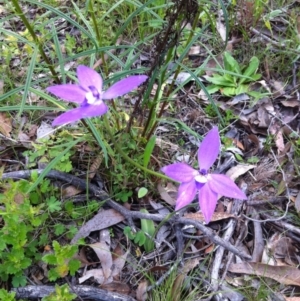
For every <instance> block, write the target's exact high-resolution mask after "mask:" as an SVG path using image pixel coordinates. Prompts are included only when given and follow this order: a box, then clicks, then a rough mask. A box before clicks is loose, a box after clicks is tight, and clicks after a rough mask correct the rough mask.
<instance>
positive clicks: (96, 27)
mask: <svg viewBox="0 0 300 301" xmlns="http://www.w3.org/2000/svg"><path fill="white" fill-rule="evenodd" d="M94 6H95V5H94V1H93V0H91V1H89V7H90V13H91V18H92V22H93V24H94V28H95V32H96V37H97V41H98V45H99V46H102V43H101V40H102V39H101V34H100V32H99V29H98V26H97V21H96V16H95V12H94ZM100 56H101V59H102V63H103V69H104V74H105V76H108V66H107V63H106V60H105V56H104V52H103V51H101V53H100ZM111 104H112V107H113V108H114V110H115V111H117V107H116V104H115V102H114V100H113V99H112V100H111ZM115 119H116V125H117V128H118V130H120V128H121V127H120V122H119V119H118V117H117V115H116V116H115Z"/></svg>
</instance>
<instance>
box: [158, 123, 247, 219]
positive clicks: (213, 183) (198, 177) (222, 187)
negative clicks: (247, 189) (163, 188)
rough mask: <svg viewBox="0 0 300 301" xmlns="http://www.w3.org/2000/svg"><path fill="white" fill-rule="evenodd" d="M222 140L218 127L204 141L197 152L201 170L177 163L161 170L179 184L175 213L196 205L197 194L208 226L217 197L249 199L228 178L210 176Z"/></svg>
mask: <svg viewBox="0 0 300 301" xmlns="http://www.w3.org/2000/svg"><path fill="white" fill-rule="evenodd" d="M220 145H221V142H220V136H219V132H218V128H217V127H213V128H212V130H210V131H209V132H208V134H207V135H206V137H205V138H204V139H203V141H202V143H201V145H200V147H199V150H198V163H199V170H195V169H194V168H192V167H190V166H189V165H187V164H185V163H175V164H171V165H168V166H165V167H163V168H162V171H163V172H164V173H165V174H166V175H167V176H168V177H170V178H172V179H173V180H175V181H177V182H180V183H181V184H180V186H179V189H178V197H177V201H176V208H175V209H176V210H179V209H180V208H182V207H184V206H186V205H188V204H189V203H191V202H192V201H193V199H194V198H195V196H196V193H197V191H198V198H199V205H200V208H201V210H202V213H203V215H204V218H205V222H206V223H207V224H208V223H209V221H210V220H211V217H212V215H213V213H214V211H215V208H216V205H217V200H218V195H222V196H227V197H230V198H235V199H240V200H245V199H247V197H246V195H245V194H244V193H243V192H242V191H241V190H240V189H239V188H238V186H237V185H236V184H235V183H234V182H233V181H232V180H231V179H230V178H228V177H227V176H225V175H221V174H209V173H208V171H209V169H210V168H211V166H212V165H213V163H214V161H215V160H216V159H217V157H218V154H219V151H220Z"/></svg>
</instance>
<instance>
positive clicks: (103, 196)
mask: <svg viewBox="0 0 300 301" xmlns="http://www.w3.org/2000/svg"><path fill="white" fill-rule="evenodd" d="M32 172H36V173H38V174H39V175H40V174H42V173H43V172H44V169H36V170H24V171H14V172H9V173H4V174H3V175H2V179H28V178H30V176H31V173H32ZM45 177H47V178H52V179H59V180H62V181H65V182H67V183H70V184H72V185H73V186H75V187H78V188H80V189H83V190H88V191H89V192H90V193H92V194H93V195H94V197H95V198H97V199H99V200H101V201H105V202H106V204H107V205H108V206H110V207H112V208H113V209H115V210H117V211H118V212H119V213H120V214H122V215H123V216H124V217H125V218H126V219H127V221H128V223H129V225H130V226H131V227H133V228H134V224H133V220H136V219H148V220H153V221H156V222H162V221H163V220H166V215H162V214H149V213H142V212H139V211H130V210H128V209H126V208H125V207H123V206H122V205H120V204H118V203H116V202H115V201H113V200H112V199H111V198H110V197H109V195H108V194H107V193H106V192H105V191H103V190H101V189H99V187H97V186H95V185H93V184H90V183H89V184H88V185H87V184H86V181H85V180H82V179H80V178H77V177H76V176H73V175H70V174H67V173H63V172H60V171H57V170H51V171H50V172H48V174H45ZM166 222H168V223H169V224H171V225H174V224H178V223H179V224H183V225H193V226H194V227H195V228H197V229H199V230H200V231H201V232H202V233H203V234H205V235H206V236H207V237H208V238H209V239H210V240H211V241H213V242H214V243H215V244H216V245H220V246H222V247H224V248H225V249H226V250H228V251H230V252H232V253H234V254H235V255H236V256H238V257H241V258H242V259H244V260H251V256H249V255H248V254H245V253H244V252H243V251H241V250H239V249H238V248H236V247H235V246H234V245H232V244H231V243H229V242H228V241H225V240H224V239H222V238H221V237H219V236H218V235H217V234H216V233H215V232H214V231H213V230H212V229H210V228H208V227H206V226H204V225H203V224H202V223H201V222H198V221H195V220H192V219H188V218H184V217H180V216H179V215H178V214H177V213H176V214H172V215H171V217H170V218H169V219H167V220H166Z"/></svg>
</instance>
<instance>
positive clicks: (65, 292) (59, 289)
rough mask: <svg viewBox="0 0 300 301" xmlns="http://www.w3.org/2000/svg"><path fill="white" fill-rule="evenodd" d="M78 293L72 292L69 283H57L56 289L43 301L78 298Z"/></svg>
mask: <svg viewBox="0 0 300 301" xmlns="http://www.w3.org/2000/svg"><path fill="white" fill-rule="evenodd" d="M76 297H77V296H76V295H75V294H72V293H71V292H70V289H69V287H68V285H67V284H64V285H62V286H59V285H55V291H54V292H53V293H51V294H50V295H49V296H47V297H44V298H43V299H42V301H72V300H74V299H76Z"/></svg>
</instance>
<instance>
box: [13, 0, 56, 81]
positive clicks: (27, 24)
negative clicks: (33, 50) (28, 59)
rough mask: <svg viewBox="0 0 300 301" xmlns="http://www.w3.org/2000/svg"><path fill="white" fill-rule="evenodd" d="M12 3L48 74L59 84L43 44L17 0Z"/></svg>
mask: <svg viewBox="0 0 300 301" xmlns="http://www.w3.org/2000/svg"><path fill="white" fill-rule="evenodd" d="M11 2H12V3H13V6H14V8H15V11H16V13H17V14H18V15H19V16H20V18H21V20H22V21H23V23H24V25H25V27H26V28H27V30H28V31H29V33H30V34H31V36H32V38H33V41H34V42H35V44H36V45H37V46H38V49H39V52H40V55H41V56H42V58H43V59H44V61H45V62H46V64H47V65H48V68H49V70H50V72H51V73H52V75H53V77H54V79H55V81H56V82H57V83H58V84H59V83H60V79H59V78H58V75H57V73H56V72H55V70H54V68H53V66H52V64H51V62H50V60H49V59H48V56H47V55H46V53H45V51H44V49H43V44H42V43H41V42H40V40H39V38H38V36H37V35H36V34H35V32H34V30H33V28H32V26H31V24H30V23H29V21H28V20H27V18H26V17H25V15H24V13H23V11H22V9H21V7H20V5H19V1H18V0H12V1H11Z"/></svg>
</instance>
